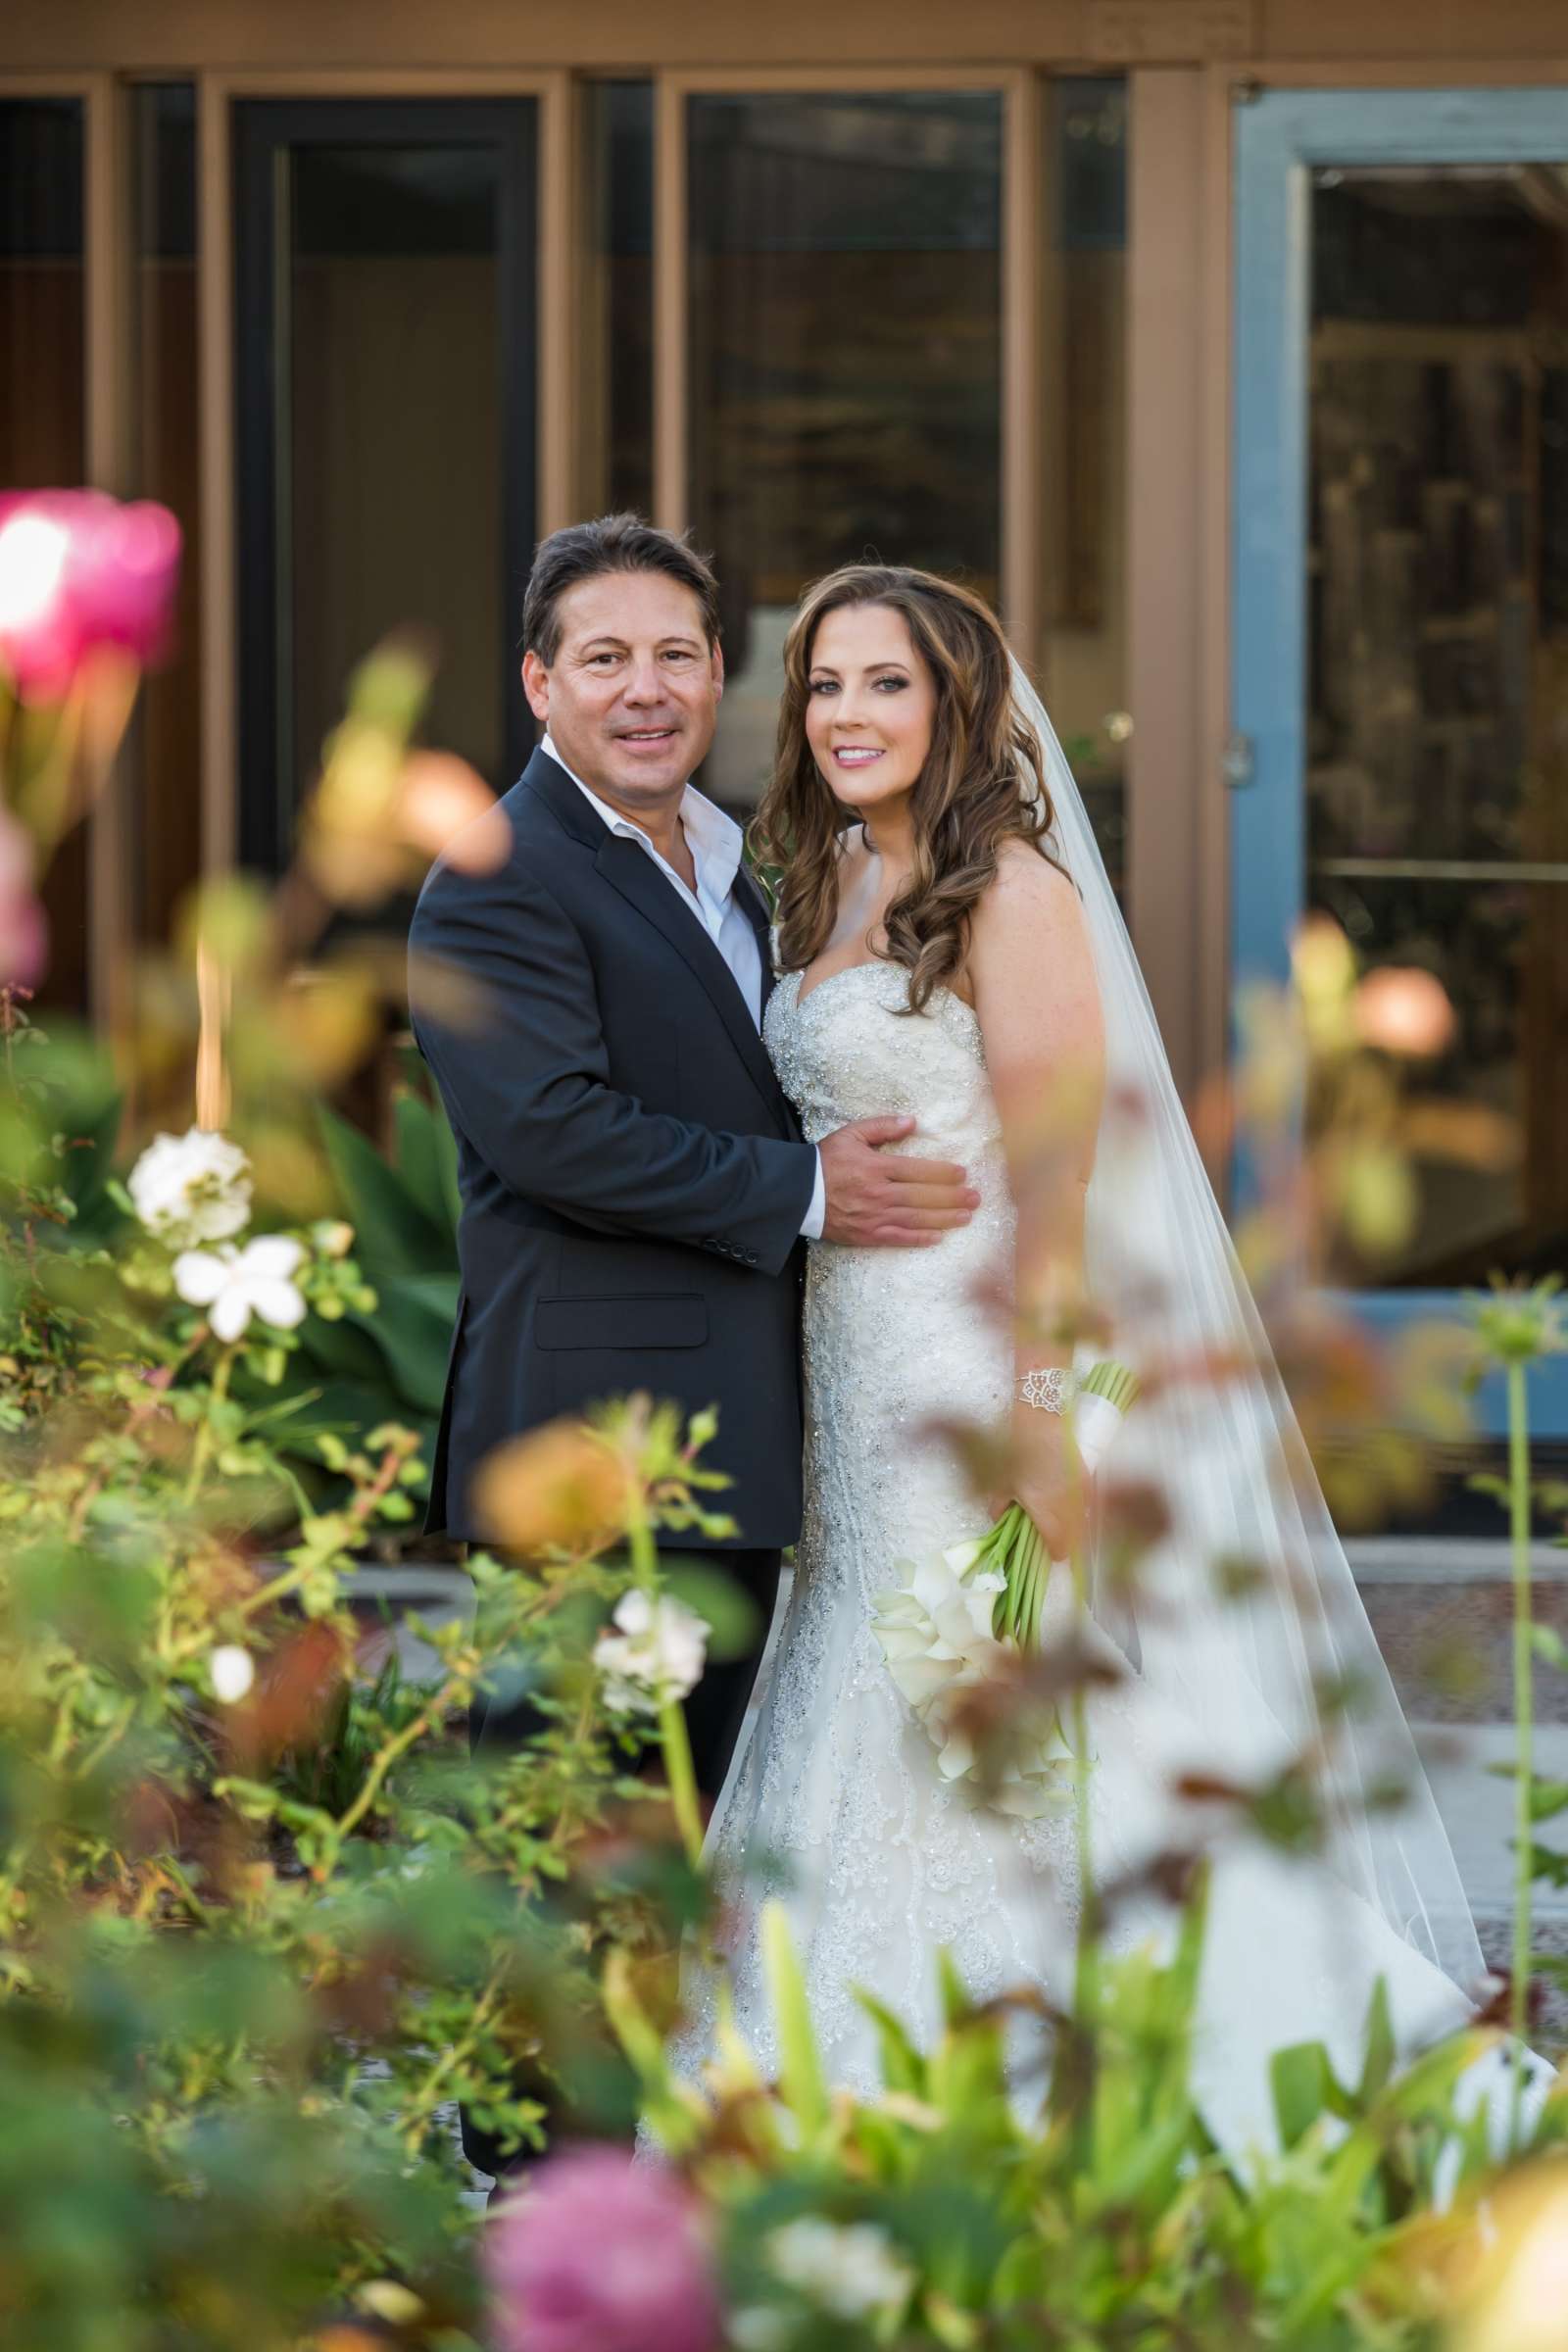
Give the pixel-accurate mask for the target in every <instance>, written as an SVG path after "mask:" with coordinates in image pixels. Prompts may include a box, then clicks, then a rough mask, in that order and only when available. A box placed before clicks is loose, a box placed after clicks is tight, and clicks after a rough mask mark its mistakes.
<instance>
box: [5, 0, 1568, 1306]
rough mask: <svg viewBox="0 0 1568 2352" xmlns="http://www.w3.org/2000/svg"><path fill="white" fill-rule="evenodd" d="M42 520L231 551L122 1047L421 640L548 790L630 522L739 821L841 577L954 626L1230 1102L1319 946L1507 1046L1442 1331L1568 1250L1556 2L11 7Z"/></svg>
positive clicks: (153, 831)
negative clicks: (205, 881) (867, 577)
mask: <svg viewBox="0 0 1568 2352" xmlns="http://www.w3.org/2000/svg"><path fill="white" fill-rule="evenodd" d="M0 478H3V479H4V481H5V482H7V483H10V484H13V485H16V484H24V485H25V484H28V483H38V482H44V481H50V480H54V481H63V480H75V479H83V478H85V479H89V480H94V481H98V482H101V483H103V484H105V485H106V486H108V487H111V488H114V489H116V490H119V491H123V492H137V493H141V494H144V495H149V496H155V497H158V498H161V499H163V500H165V501H166V502H167V503H168V504H169V505H171V506H172V508H173V509H174V510H175V512H176V513H177V514H178V515H180V517H181V519H182V521H183V522H184V524H185V526H186V529H187V533H188V535H189V539H190V544H191V547H192V550H193V555H194V560H193V562H192V563H191V564H190V566H189V570H188V576H187V580H186V584H185V613H184V625H183V631H182V639H181V652H180V656H179V659H178V662H176V664H175V665H174V667H173V668H172V669H171V670H170V671H169V672H168V673H166V674H165V675H163V676H162V677H160V678H159V679H157V680H156V681H154V682H153V683H152V685H151V687H150V690H149V694H148V698H147V705H146V711H145V715H144V718H143V720H142V723H141V726H140V730H139V736H138V740H137V743H136V745H135V747H134V756H133V759H132V760H131V761H130V762H129V763H128V766H127V773H126V775H125V776H124V778H123V780H122V789H121V791H120V793H119V795H118V797H117V799H116V802H115V804H114V806H113V808H112V809H109V810H108V811H106V813H105V814H104V816H103V817H102V818H101V819H100V820H98V822H97V823H96V826H95V829H94V831H93V833H92V834H91V835H90V836H89V837H88V838H87V839H86V840H84V841H83V842H82V844H81V845H80V846H79V850H78V852H77V854H76V857H75V860H74V862H73V863H68V864H66V865H65V866H63V867H62V868H61V869H60V870H59V871H58V873H57V875H56V877H55V880H54V882H53V884H52V888H53V890H54V894H55V899H56V914H57V937H58V938H59V939H60V941H61V942H62V943H63V944H65V945H67V950H68V952H67V953H66V954H65V956H64V957H63V961H62V968H61V971H60V975H59V980H60V985H61V987H62V989H63V990H64V991H65V992H66V993H67V994H71V993H74V994H75V995H76V996H77V997H78V999H79V1000H80V1001H81V1002H83V1003H84V1004H87V1005H92V1006H94V1007H96V1008H97V1009H98V1010H99V1011H100V1012H102V1011H103V1010H105V1009H106V1008H107V1006H108V1005H109V1004H110V1002H111V1000H112V996H113V991H114V988H115V975H116V971H117V959H118V957H119V955H120V952H121V949H122V947H123V943H124V942H126V941H127V940H132V939H134V938H136V937H137V936H148V937H151V936H161V935H162V934H163V932H164V931H165V929H166V928H167V924H168V921H169V917H170V913H171V910H172V907H174V906H175V904H176V903H177V900H178V897H179V894H180V892H181V891H182V889H183V888H184V887H185V886H186V885H187V884H188V883H189V881H190V879H191V878H192V876H193V875H195V874H196V873H197V872H199V871H200V870H202V868H203V867H204V866H205V867H213V866H219V865H221V864H224V863H226V862H228V861H231V860H232V859H234V858H239V859H241V860H243V861H246V862H249V863H253V864H257V865H261V866H264V867H265V866H267V865H270V864H274V863H275V862H276V861H277V860H278V859H279V858H281V856H282V854H283V845H284V844H285V842H286V840H287V837H288V832H289V826H290V820H291V816H292V812H293V809H294V808H295V807H296V806H297V803H298V800H299V796H300V794H301V793H302V792H303V791H304V790H305V789H306V788H307V786H308V784H309V780H310V776H311V773H312V770H313V766H314V763H315V760H316V757H317V753H318V749H319V743H320V740H321V737H322V734H323V733H324V731H325V729H326V727H327V726H328V725H329V724H330V723H331V719H332V717H333V714H334V712H335V711H336V710H337V708H338V705H339V700H340V696H341V692H342V686H343V681H344V678H345V676H346V673H347V671H348V669H349V668H350V666H351V665H352V663H353V662H354V661H355V660H356V658H357V657H358V656H359V655H360V654H361V653H363V652H364V651H365V650H367V648H368V646H369V645H370V644H372V643H373V642H374V641H375V640H376V639H377V638H378V637H379V636H380V635H381V634H382V633H383V632H384V631H385V630H386V629H388V628H390V627H392V626H395V625H400V624H410V623H413V624H415V625H417V626H419V627H421V628H423V629H425V630H427V631H428V632H429V633H430V635H431V636H432V638H433V639H434V640H435V642H436V643H437V645H438V647H439V651H440V669H439V673H438V679H437V684H436V688H435V695H434V703H433V707H432V711H431V714H430V721H429V732H430V734H431V736H432V738H433V739H435V740H437V741H440V742H442V743H445V744H448V745H450V746H452V747H453V748H455V749H457V750H459V751H461V752H463V753H464V754H466V756H467V757H468V758H469V759H471V760H473V761H474V762H475V763H476V764H477V765H478V766H479V767H480V768H481V769H482V770H483V771H484V772H485V773H486V774H487V775H488V776H490V777H492V778H493V779H494V780H495V781H496V782H498V783H505V782H506V781H508V780H509V779H510V777H511V776H512V775H513V774H514V773H515V771H516V769H517V767H518V765H519V764H520V761H521V759H522V757H523V753H524V750H525V747H526V743H527V741H528V724H527V714H526V711H525V710H524V708H523V706H522V704H521V701H520V696H519V693H518V688H517V683H516V676H515V671H516V628H517V614H518V609H519V601H520V591H521V585H522V580H523V578H524V575H525V573H526V568H527V561H528V552H529V549H530V547H531V545H532V543H533V541H534V539H535V538H536V537H537V536H538V534H539V533H541V532H542V531H545V530H548V529H550V528H552V527H554V526H555V525H556V524H559V523H561V522H563V521H564V520H566V519H568V518H570V517H572V516H574V515H581V514H584V513H588V512H596V511H602V510H604V509H606V508H609V507H612V506H634V507H638V508H640V509H643V510H644V511H646V512H648V513H651V514H652V515H655V516H656V517H657V518H659V519H661V520H662V521H665V522H668V523H671V524H675V525H686V524H690V525H691V526H692V527H693V528H694V529H695V531H696V533H697V535H698V537H699V539H700V540H701V542H702V543H703V544H704V545H705V546H707V547H709V548H711V550H712V551H713V552H714V553H715V555H716V558H717V561H718V564H719V568H720V571H721V574H722V578H723V582H724V591H725V597H726V616H725V622H726V625H725V635H726V644H727V649H728V657H729V663H730V670H731V678H732V684H731V689H730V692H729V694H728V696H727V698H726V702H725V707H724V715H723V725H722V731H721V734H720V737H719V741H718V744H717V746H716V747H715V752H714V755H713V759H712V761H711V771H710V773H709V774H708V776H707V779H706V780H707V782H708V784H709V786H710V789H711V790H712V791H714V792H715V794H716V795H717V796H718V797H720V798H722V799H723V800H725V801H726V802H728V803H729V804H730V805H732V806H734V807H736V808H739V809H743V808H744V807H745V806H746V805H748V804H749V803H750V802H751V801H753V800H754V799H755V797H756V793H757V790H758V787H759V783H760V777H761V774H762V772H763V769H764V766H765V762H766V758H767V748H768V742H769V738H770V732H771V724H772V711H773V701H774V696H775V692H776V685H777V676H778V652H779V646H780V643H781V639H782V634H783V630H784V627H785V625H786V622H787V618H788V614H789V611H790V608H791V605H792V603H793V600H794V599H795V597H796V596H797V594H798V593H799V590H800V588H801V587H802V585H803V583H804V582H805V581H806V580H807V579H809V577H811V576H812V575H813V574H814V573H816V572H818V571H819V570H821V569H823V568H825V567H826V566H828V565H829V564H834V563H836V562H839V561H842V560H845V559H848V558H853V557H858V556H860V555H862V554H863V553H865V552H867V551H875V552H876V553H877V554H879V555H881V556H882V557H885V558H888V559H891V560H903V561H908V562H913V563H919V564H929V565H932V566H933V567H935V568H938V569H941V570H944V571H952V572H955V573H956V574H958V575H959V576H962V577H963V578H965V579H967V580H969V581H971V582H972V583H973V584H975V585H976V586H978V587H979V588H981V589H982V590H983V591H984V592H985V593H986V594H987V595H989V596H991V597H993V598H994V599H995V600H996V601H997V602H998V604H999V607H1000V609H1001V611H1002V613H1003V614H1004V617H1005V621H1006V623H1007V626H1008V628H1009V630H1010V632H1011V634H1012V638H1013V642H1014V644H1015V645H1016V647H1017V648H1018V650H1019V652H1020V655H1021V656H1022V657H1023V658H1024V659H1025V660H1026V661H1027V662H1028V663H1029V664H1030V666H1031V668H1032V669H1033V671H1034V673H1035V674H1036V676H1037V677H1038V678H1039V680H1040V682H1041V685H1042V687H1043V690H1044V692H1045V694H1046V697H1047V700H1048V702H1049V703H1050V705H1051V707H1052V710H1053V712H1054V716H1055V719H1056V723H1057V727H1058V731H1059V732H1060V734H1061V735H1062V737H1063V739H1064V742H1065V743H1066V745H1067V748H1068V751H1069V755H1070V757H1071V758H1072V760H1073V761H1074V764H1075V767H1076V768H1077V771H1078V772H1079V774H1080V776H1081V778H1082V780H1083V782H1084V785H1085V789H1086V793H1087V795H1088V797H1089V799H1090V801H1091V803H1092V806H1093V808H1094V809H1095V812H1096V816H1097V820H1098V822H1099V825H1100V830H1101V836H1102V841H1103V846H1104V848H1105V851H1106V855H1107V859H1108V861H1109V862H1110V864H1111V866H1112V868H1113V870H1114V872H1115V874H1116V877H1117V880H1118V885H1119V887H1120V889H1121V892H1122V896H1123V902H1124V905H1125V907H1126V908H1127V912H1128V916H1129V920H1130V922H1131V925H1132V929H1133V933H1134V936H1135V940H1136V943H1137V946H1138V949H1139V952H1140V955H1141V957H1142V959H1143V963H1144V967H1145V970H1146V973H1147V975H1148V978H1149V983H1150V988H1151V992H1152V996H1153V999H1154V1002H1155V1005H1156V1008H1157V1010H1158V1012H1159V1015H1160V1019H1161V1023H1162V1025H1163V1028H1164V1031H1165V1035H1166V1039H1167V1043H1168V1045H1169V1047H1170V1051H1171V1055H1172V1059H1173V1062H1174V1063H1175V1065H1176V1068H1177V1071H1178V1075H1179V1076H1180V1078H1181V1079H1182V1081H1183V1084H1184V1086H1185V1087H1187V1088H1188V1089H1189V1090H1191V1089H1192V1088H1194V1087H1195V1086H1196V1084H1197V1082H1198V1080H1199V1078H1200V1076H1201V1073H1202V1072H1203V1071H1204V1070H1206V1069H1210V1068H1213V1067H1215V1066H1216V1065H1217V1064H1218V1063H1219V1062H1220V1061H1221V1059H1222V1057H1223V1054H1224V1048H1225V1041H1226V1038H1227V1034H1228V1030H1229V1024H1230V1021H1231V1019H1232V1014H1233V1009H1234V1006H1235V1003H1236V998H1237V991H1238V989H1239V987H1241V986H1242V985H1243V984H1245V981H1246V979H1247V978H1248V977H1249V976H1250V975H1253V974H1256V973H1264V974H1267V973H1273V972H1277V971H1278V970H1279V969H1280V968H1281V966H1282V962H1283V957H1284V953H1285V943H1286V940H1287V938H1288V935H1289V932H1290V929H1291V927H1292V925H1293V924H1294V922H1295V921H1296V920H1297V919H1298V918H1299V915H1300V914H1301V912H1302V911H1303V909H1306V908H1308V907H1326V908H1328V909H1329V910H1330V911H1332V912H1333V913H1335V914H1336V915H1337V916H1338V918H1339V919H1340V920H1341V921H1342V922H1343V923H1344V924H1345V925H1346V927H1347V928H1348V931H1349V932H1350V934H1351V937H1352V938H1353V939H1354V940H1355V941H1356V942H1357V944H1358V945H1359V946H1360V947H1362V948H1363V949H1364V951H1365V952H1366V953H1367V954H1368V955H1369V956H1376V957H1377V958H1378V959H1380V960H1385V961H1396V962H1413V963H1419V964H1423V965H1425V966H1427V967H1428V968H1431V969H1433V970H1435V971H1437V972H1438V973H1439V974H1440V976H1441V977H1442V978H1443V979H1444V981H1445V983H1446V986H1447V988H1448V990H1449V993H1450V995H1451V997H1452V999H1453V1001H1454V1004H1455V1006H1456V1008H1457V1012H1458V1020H1459V1028H1458V1035H1457V1038H1456V1040H1455V1043H1454V1045H1453V1047H1452V1049H1451V1050H1450V1052H1449V1053H1448V1054H1446V1057H1445V1058H1444V1061H1443V1063H1442V1065H1441V1067H1440V1068H1439V1069H1438V1071H1437V1072H1436V1074H1435V1078H1434V1088H1435V1092H1436V1094H1437V1095H1438V1096H1440V1097H1442V1098H1445V1099H1446V1103H1447V1104H1448V1106H1449V1107H1450V1108H1452V1107H1454V1106H1458V1107H1459V1108H1460V1109H1461V1110H1462V1111H1463V1113H1464V1115H1465V1117H1466V1118H1467V1119H1468V1120H1469V1121H1470V1125H1471V1129H1472V1130H1473V1138H1474V1149H1473V1152H1471V1153H1470V1154H1469V1156H1468V1158H1467V1159H1465V1160H1464V1161H1463V1162H1460V1163H1454V1164H1448V1165H1445V1166H1444V1167H1441V1168H1440V1167H1439V1166H1438V1165H1437V1164H1436V1163H1434V1164H1433V1165H1432V1166H1431V1167H1430V1168H1427V1169H1425V1170H1424V1171H1423V1179H1422V1208H1421V1217H1420V1222H1419V1228H1418V1232H1417V1235H1416V1237H1415V1240H1414V1241H1413V1243H1412V1245H1411V1248H1410V1250H1409V1253H1408V1259H1407V1262H1406V1263H1405V1264H1404V1265H1402V1266H1401V1268H1400V1269H1399V1274H1398V1282H1397V1285H1396V1294H1397V1295H1396V1296H1395V1297H1394V1298H1393V1300H1392V1304H1391V1311H1400V1299H1401V1298H1403V1297H1405V1296H1408V1295H1413V1294H1420V1293H1430V1292H1432V1291H1443V1290H1451V1289H1452V1288H1453V1287H1455V1286H1457V1285H1459V1284H1462V1283H1466V1282H1469V1281H1472V1280H1475V1279H1477V1278H1479V1277H1480V1276H1482V1275H1483V1274H1484V1273H1485V1272H1486V1271H1487V1270H1488V1268H1489V1267H1491V1266H1492V1265H1494V1264H1501V1265H1505V1266H1508V1267H1510V1268H1512V1269H1515V1270H1531V1269H1538V1268H1542V1267H1544V1266H1545V1265H1548V1264H1552V1263H1558V1264H1560V1263H1563V1262H1564V1261H1565V1259H1568V1087H1565V1086H1564V1085H1563V1083H1562V1077H1563V1057H1564V1040H1565V1037H1568V919H1565V918H1568V889H1565V885H1568V25H1565V21H1564V18H1563V14H1562V9H1561V6H1560V0H1487V5H1485V6H1481V5H1479V4H1476V5H1467V6H1460V5H1438V4H1437V0H1379V5H1378V7H1377V8H1375V9H1368V8H1366V7H1365V6H1364V5H1362V6H1353V5H1350V0H967V4H966V5H964V6H961V7H960V6H955V5H954V4H953V0H944V4H943V5H940V6H939V5H936V4H935V0H848V4H846V0H838V4H837V5H829V4H828V0H797V5H796V6H795V7H794V8H792V9H786V10H778V11H774V10H767V11H763V10H761V9H747V8H744V7H737V6H735V5H733V4H732V5H730V6H727V7H725V6H719V5H716V4H715V0H685V4H684V5H683V6H682V7H681V8H679V9H675V8H672V7H667V6H665V5H663V4H662V0H638V4H637V5H633V4H632V0H600V5H599V6H597V7H596V8H595V9H593V10H592V11H589V10H583V11H572V10H564V9H562V8H560V7H557V6H546V5H544V0H451V5H450V6H449V7H448V8H447V9H446V10H445V11H443V12H440V13H439V15H432V12H431V11H430V10H429V8H428V7H427V6H425V5H418V6H416V5H414V4H413V0H325V4H322V0H317V4H316V5H312V6H307V5H304V4H303V0H268V4H267V5H261V4H260V0H257V4H254V5H239V4H236V0H230V4H214V0H71V4H70V5H62V0H11V7H10V9H9V12H8V14H7V18H6V23H5V26H4V28H3V29H0ZM1510 1135H1512V1137H1513V1138H1514V1139H1515V1140H1514V1142H1513V1143H1512V1144H1510V1143H1509V1141H1508V1138H1509V1136H1510ZM1520 1138H1522V1143H1521V1142H1520V1141H1519V1140H1518V1139H1520Z"/></svg>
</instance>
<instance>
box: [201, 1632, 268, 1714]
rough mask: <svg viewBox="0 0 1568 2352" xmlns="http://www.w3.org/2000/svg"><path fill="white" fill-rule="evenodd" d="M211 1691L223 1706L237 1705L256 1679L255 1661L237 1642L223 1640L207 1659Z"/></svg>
mask: <svg viewBox="0 0 1568 2352" xmlns="http://www.w3.org/2000/svg"><path fill="white" fill-rule="evenodd" d="M207 1671H208V1673H209V1674H210V1675H211V1676H212V1678H213V1692H214V1695H215V1696H216V1697H218V1698H221V1700H222V1702H223V1704H224V1706H225V1707H232V1706H235V1705H237V1703H238V1702H239V1700H240V1699H242V1698H243V1697H244V1695H245V1693H246V1691H248V1690H249V1689H250V1687H251V1685H252V1683H254V1682H255V1680H256V1661H255V1659H254V1658H253V1657H252V1656H251V1653H250V1651H249V1650H248V1649H241V1647H240V1645H239V1643H238V1642H223V1643H222V1645H221V1648H218V1649H215V1650H214V1652H213V1654H212V1656H211V1657H210V1658H209V1659H208V1661H207Z"/></svg>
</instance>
